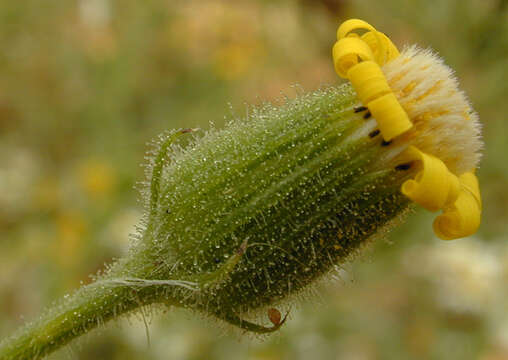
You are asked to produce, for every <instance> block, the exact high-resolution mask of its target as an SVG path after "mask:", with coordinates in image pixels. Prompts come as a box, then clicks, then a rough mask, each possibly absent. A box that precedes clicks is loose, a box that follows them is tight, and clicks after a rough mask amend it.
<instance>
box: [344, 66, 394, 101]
mask: <svg viewBox="0 0 508 360" xmlns="http://www.w3.org/2000/svg"><path fill="white" fill-rule="evenodd" d="M347 77H348V78H349V80H350V81H351V85H353V88H354V89H355V91H356V93H357V95H358V98H359V99H360V101H361V102H362V103H363V104H368V103H369V102H370V101H372V100H374V99H376V98H378V97H380V96H383V95H386V94H389V93H391V92H392V90H391V89H390V85H388V82H387V81H386V78H385V76H384V74H383V71H381V68H380V67H379V65H378V64H376V63H375V62H374V61H363V62H361V63H359V64H357V65H355V66H353V67H351V68H350V69H349V71H348V73H347Z"/></svg>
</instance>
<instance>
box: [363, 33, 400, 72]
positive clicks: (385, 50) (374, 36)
mask: <svg viewBox="0 0 508 360" xmlns="http://www.w3.org/2000/svg"><path fill="white" fill-rule="evenodd" d="M361 39H362V40H363V41H365V42H366V43H367V45H369V47H370V48H371V49H372V52H373V53H374V57H375V59H376V62H377V63H378V64H379V65H380V66H383V65H384V64H386V63H387V62H388V61H391V60H393V59H395V58H396V57H397V56H399V55H400V53H399V50H398V49H397V47H396V46H395V45H394V44H393V42H392V41H391V40H390V39H389V38H388V36H386V35H385V34H383V33H382V32H379V31H376V33H374V32H371V31H369V32H367V33H365V34H363V35H362V36H361ZM379 45H381V46H379Z"/></svg>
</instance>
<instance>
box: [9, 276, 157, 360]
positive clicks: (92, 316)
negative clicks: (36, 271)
mask: <svg viewBox="0 0 508 360" xmlns="http://www.w3.org/2000/svg"><path fill="white" fill-rule="evenodd" d="M153 293H154V291H153V287H149V288H142V289H133V288H132V287H127V286H110V285H108V286H103V285H101V282H96V283H93V284H90V285H87V286H84V287H82V288H81V289H79V290H78V291H76V292H75V293H74V294H73V295H72V296H70V297H68V298H66V299H64V300H63V302H62V303H60V304H57V305H56V306H55V307H53V308H51V309H49V310H48V311H47V312H46V313H45V314H44V315H43V316H41V317H40V318H39V319H38V320H35V321H34V322H32V323H30V324H27V325H26V326H24V327H23V328H21V329H20V330H19V331H17V332H16V333H15V334H13V335H12V336H11V337H10V338H7V339H5V340H4V341H3V342H2V343H1V344H0V359H2V360H12V359H17V360H18V359H19V360H21V359H40V358H42V357H44V356H45V355H47V354H49V353H51V352H53V351H55V350H56V349H58V348H60V347H61V346H63V345H65V344H67V343H68V342H69V341H71V340H72V339H74V338H76V337H78V336H80V335H82V334H84V333H86V332H88V331H89V330H91V329H93V328H95V327H97V326H100V325H102V324H104V323H105V322H107V321H108V320H110V319H112V318H115V317H117V316H119V315H121V314H124V313H127V312H129V311H132V310H134V309H136V308H138V307H140V306H143V305H147V304H149V303H151V302H153V301H154V296H153V295H151V294H153Z"/></svg>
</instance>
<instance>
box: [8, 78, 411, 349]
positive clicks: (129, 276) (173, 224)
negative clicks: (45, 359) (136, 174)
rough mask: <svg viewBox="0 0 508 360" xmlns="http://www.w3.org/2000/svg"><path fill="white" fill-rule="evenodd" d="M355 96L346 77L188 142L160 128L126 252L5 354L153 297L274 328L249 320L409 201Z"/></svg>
mask: <svg viewBox="0 0 508 360" xmlns="http://www.w3.org/2000/svg"><path fill="white" fill-rule="evenodd" d="M354 106H359V104H358V101H357V100H356V96H355V94H354V92H353V91H352V90H351V89H350V87H349V86H348V85H344V86H342V87H339V88H327V89H324V90H320V91H317V92H315V93H313V94H309V95H303V96H300V97H298V98H296V99H294V100H290V101H288V103H286V104H285V105H283V106H281V107H274V106H271V105H266V106H264V107H263V108H261V109H254V110H252V109H251V114H250V115H249V116H248V118H247V119H242V120H239V119H235V120H233V121H231V122H230V123H229V124H228V125H227V126H226V128H225V129H224V130H211V131H209V132H207V133H206V134H205V135H204V136H202V137H194V138H193V140H192V141H191V142H190V144H188V145H187V146H186V147H184V148H179V147H176V146H175V145H174V142H175V141H176V140H177V138H178V137H179V136H180V135H182V134H183V133H185V132H190V131H189V130H184V131H176V132H173V133H171V134H170V135H168V136H163V137H161V139H160V141H159V142H158V145H157V146H156V148H155V151H154V154H153V156H152V158H151V161H150V164H149V167H148V168H147V170H148V173H149V179H148V180H149V181H148V182H147V184H146V186H145V189H143V191H142V194H143V195H142V196H143V197H144V200H145V203H146V215H145V218H144V221H143V224H142V225H143V226H142V227H141V230H139V233H138V234H137V237H136V240H135V241H134V243H133V244H132V246H131V249H130V251H129V254H128V255H127V256H126V257H125V258H122V259H120V260H119V261H117V262H116V263H115V264H113V265H112V266H111V268H109V269H108V270H107V271H106V272H105V274H103V275H101V276H99V277H98V279H97V282H96V283H95V284H92V285H89V286H87V287H84V288H82V289H80V290H78V291H77V292H76V293H75V294H74V295H73V296H71V297H70V298H69V299H66V300H64V301H63V302H62V303H61V304H60V305H59V306H57V307H56V308H54V309H52V310H49V311H48V312H47V313H46V314H45V315H44V316H43V317H42V318H41V319H39V320H38V321H35V322H34V323H32V324H29V325H27V326H26V327H25V328H23V329H21V330H20V331H19V332H18V333H17V334H16V335H14V337H12V338H11V339H7V340H6V341H5V342H4V343H3V344H2V346H0V357H2V359H3V358H5V359H30V358H37V357H38V356H42V355H44V354H47V353H49V352H50V351H52V350H54V349H56V348H58V347H59V346H61V345H63V344H65V343H66V342H68V341H70V340H71V339H72V338H74V337H76V336H78V335H80V334H82V333H84V332H87V331H88V330H89V329H91V328H93V327H95V326H97V325H100V324H102V323H103V322H105V321H107V320H109V319H111V318H114V317H116V316H119V315H120V314H122V313H125V312H128V311H131V310H134V309H136V308H138V307H141V306H144V305H148V304H152V303H164V304H168V305H175V306H183V307H187V308H191V309H196V310H198V311H200V312H203V313H206V314H209V315H212V316H215V317H217V318H220V319H223V320H225V321H227V322H229V323H232V324H234V325H237V326H239V327H242V328H244V329H247V330H251V331H255V332H259V333H263V332H270V331H273V330H276V329H277V328H279V327H280V325H281V324H282V323H280V324H274V326H271V327H264V326H262V325H257V324H255V323H252V322H248V321H246V320H245V318H244V317H243V316H244V315H246V314H249V313H252V312H253V311H256V310H258V309H263V308H264V307H266V306H268V305H271V304H274V303H280V301H281V300H284V299H286V298H288V297H289V296H290V295H292V294H294V293H297V292H298V291H301V290H302V289H304V288H306V287H307V286H309V285H310V284H312V283H313V282H314V281H315V280H317V279H319V278H320V277H322V276H323V275H326V274H328V273H329V272H330V271H332V270H333V269H334V267H335V266H337V265H340V264H342V263H344V262H345V261H346V260H347V259H348V258H349V257H350V256H351V255H352V254H354V253H355V252H356V251H358V249H360V248H361V247H362V246H363V245H364V244H365V243H366V242H368V240H369V239H371V238H372V237H373V236H375V235H376V234H378V233H379V231H381V230H384V229H386V227H387V226H388V225H389V224H390V223H392V222H393V221H394V219H396V218H397V217H398V216H399V215H400V214H401V213H402V212H403V211H404V210H405V209H406V208H407V206H408V201H407V199H406V198H405V197H404V196H402V195H401V194H400V191H399V189H400V185H401V183H402V182H403V181H404V180H405V179H407V178H408V177H409V176H410V175H411V174H410V171H397V170H395V169H393V164H392V163H390V162H389V161H388V160H385V159H387V158H389V157H387V156H386V154H387V152H388V151H389V150H390V146H389V145H387V144H384V143H382V139H381V137H380V136H379V135H377V136H376V134H375V133H374V134H373V133H371V130H373V129H375V125H374V127H373V126H372V124H373V120H369V121H367V120H365V119H364V118H363V115H364V114H363V113H355V111H354ZM369 133H371V135H370V136H369Z"/></svg>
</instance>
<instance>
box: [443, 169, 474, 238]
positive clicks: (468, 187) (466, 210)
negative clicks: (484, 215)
mask: <svg viewBox="0 0 508 360" xmlns="http://www.w3.org/2000/svg"><path fill="white" fill-rule="evenodd" d="M459 181H460V184H461V186H462V190H461V192H460V194H459V197H458V198H457V200H456V201H455V203H454V204H453V205H452V206H450V207H449V208H445V209H444V212H443V214H442V215H440V216H438V217H437V218H436V220H434V224H433V228H434V232H435V233H436V235H437V236H438V237H439V238H441V239H443V240H453V239H457V238H461V237H464V236H469V235H472V234H474V233H475V232H476V231H477V230H478V227H479V226H480V220H481V210H482V204H481V198H480V189H479V187H478V179H477V178H476V176H475V175H474V174H473V173H472V172H468V173H465V174H462V175H461V176H459Z"/></svg>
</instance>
